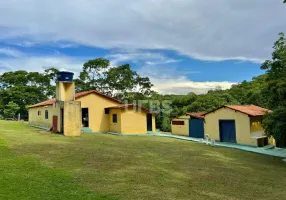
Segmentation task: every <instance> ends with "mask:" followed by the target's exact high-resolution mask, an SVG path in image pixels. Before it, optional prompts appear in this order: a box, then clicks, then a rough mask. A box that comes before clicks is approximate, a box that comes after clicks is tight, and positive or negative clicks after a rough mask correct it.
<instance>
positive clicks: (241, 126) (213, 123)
mask: <svg viewBox="0 0 286 200" xmlns="http://www.w3.org/2000/svg"><path fill="white" fill-rule="evenodd" d="M219 120H235V127H236V141H237V143H238V144H245V145H253V146H256V145H257V142H256V140H255V139H252V138H251V135H250V119H249V117H248V115H245V114H243V113H240V112H235V111H234V110H231V109H229V108H221V109H219V110H216V111H215V112H212V113H209V114H207V115H206V116H205V125H204V128H205V134H208V135H209V138H210V139H214V140H218V141H219V140H220V134H219Z"/></svg>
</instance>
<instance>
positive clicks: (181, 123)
mask: <svg viewBox="0 0 286 200" xmlns="http://www.w3.org/2000/svg"><path fill="white" fill-rule="evenodd" d="M172 124H173V125H181V126H182V125H185V122H184V121H172Z"/></svg>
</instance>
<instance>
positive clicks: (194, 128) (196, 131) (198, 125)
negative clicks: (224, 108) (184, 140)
mask: <svg viewBox="0 0 286 200" xmlns="http://www.w3.org/2000/svg"><path fill="white" fill-rule="evenodd" d="M189 136H190V137H193V138H204V137H205V134H204V120H203V119H195V118H191V119H190V123H189Z"/></svg>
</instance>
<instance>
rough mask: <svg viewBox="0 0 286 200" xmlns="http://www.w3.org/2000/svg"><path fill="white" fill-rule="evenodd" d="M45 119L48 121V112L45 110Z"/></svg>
mask: <svg viewBox="0 0 286 200" xmlns="http://www.w3.org/2000/svg"><path fill="white" fill-rule="evenodd" d="M45 119H49V111H48V110H45Z"/></svg>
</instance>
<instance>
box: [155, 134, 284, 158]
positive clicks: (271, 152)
mask: <svg viewBox="0 0 286 200" xmlns="http://www.w3.org/2000/svg"><path fill="white" fill-rule="evenodd" d="M154 135H158V136H161V137H169V138H176V139H180V140H188V141H193V142H200V139H198V138H191V137H185V136H178V135H171V134H166V133H156V134H154ZM205 142H206V140H204V143H205ZM215 146H219V147H227V148H233V149H240V150H244V151H249V152H254V153H259V154H264V155H269V156H276V157H282V158H286V149H282V148H274V149H265V148H263V147H252V146H245V145H239V144H233V143H226V142H216V143H215Z"/></svg>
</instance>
